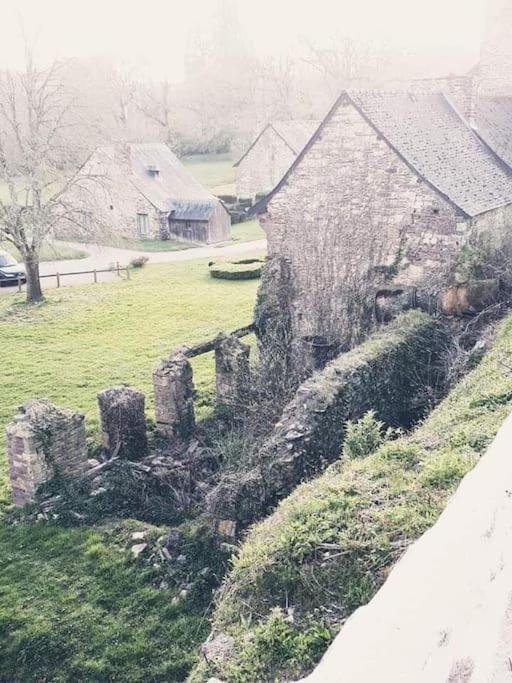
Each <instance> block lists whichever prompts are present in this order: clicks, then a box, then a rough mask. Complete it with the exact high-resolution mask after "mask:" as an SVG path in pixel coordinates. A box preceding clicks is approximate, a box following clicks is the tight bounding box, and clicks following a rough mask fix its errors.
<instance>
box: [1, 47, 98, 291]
mask: <svg viewBox="0 0 512 683" xmlns="http://www.w3.org/2000/svg"><path fill="white" fill-rule="evenodd" d="M61 72H62V65H61V64H59V63H54V64H52V65H51V66H50V67H48V68H45V69H38V68H37V67H36V66H35V64H34V59H33V53H32V52H31V51H30V50H29V49H27V50H26V61H25V68H24V70H23V71H22V72H9V71H5V72H3V73H1V74H0V182H1V183H2V184H3V186H4V189H5V196H1V197H0V240H4V241H7V242H10V243H11V244H13V245H14V246H15V247H16V248H17V249H18V250H19V251H20V253H21V255H22V258H23V261H24V263H25V268H26V277H27V301H28V302H35V301H39V300H41V299H42V298H43V294H42V291H41V283H40V276H39V254H40V250H41V247H42V245H43V243H44V242H45V241H46V240H47V239H48V237H49V236H50V235H51V233H52V231H53V230H54V229H55V227H56V226H57V225H58V224H59V223H61V222H65V221H67V222H70V223H75V224H77V223H79V222H80V220H81V215H82V211H81V209H80V205H79V204H78V203H75V199H74V197H77V196H78V195H77V193H75V192H73V191H72V190H74V189H76V188H77V187H79V186H80V187H81V188H82V190H83V191H87V186H88V184H90V183H91V182H94V180H95V178H93V177H92V175H87V174H86V175H83V174H77V173H76V168H77V166H78V164H79V160H80V158H82V159H83V156H84V149H82V148H81V147H80V144H79V143H77V142H75V141H76V140H78V139H80V133H79V131H78V130H77V126H78V125H79V124H78V123H77V120H76V119H75V115H77V114H78V112H77V111H76V110H75V109H76V108H75V105H74V103H73V100H72V98H71V97H70V96H69V95H68V93H67V92H66V89H65V87H64V85H63V79H62V77H61Z"/></svg>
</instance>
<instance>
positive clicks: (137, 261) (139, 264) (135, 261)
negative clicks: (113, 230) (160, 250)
mask: <svg viewBox="0 0 512 683" xmlns="http://www.w3.org/2000/svg"><path fill="white" fill-rule="evenodd" d="M148 261H149V258H148V257H147V256H136V257H135V258H132V260H131V261H130V266H131V267H132V268H143V267H144V266H145V265H146V263H147V262H148Z"/></svg>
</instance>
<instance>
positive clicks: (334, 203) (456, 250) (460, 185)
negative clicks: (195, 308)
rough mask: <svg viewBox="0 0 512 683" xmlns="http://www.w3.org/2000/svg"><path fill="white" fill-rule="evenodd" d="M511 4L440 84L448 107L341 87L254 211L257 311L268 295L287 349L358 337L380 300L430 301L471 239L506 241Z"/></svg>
mask: <svg viewBox="0 0 512 683" xmlns="http://www.w3.org/2000/svg"><path fill="white" fill-rule="evenodd" d="M510 3H511V0H507V4H506V7H504V5H503V0H493V2H492V3H491V4H492V7H491V10H492V12H491V17H492V19H493V20H492V21H491V22H490V26H489V28H488V32H487V35H488V36H491V37H492V40H493V41H497V43H494V44H493V46H492V49H491V47H489V46H488V45H487V44H485V45H484V47H483V49H482V61H481V64H480V65H479V67H478V68H477V69H476V70H475V71H474V73H472V74H470V75H469V76H468V77H467V78H466V79H462V87H457V84H455V83H452V84H451V85H452V86H453V87H452V90H453V92H454V93H456V94H457V95H458V99H457V98H455V97H453V96H452V95H453V93H451V94H449V91H445V92H439V91H438V92H427V93H419V92H375V91H373V92H343V93H342V94H341V96H340V97H339V99H338V100H337V102H336V103H335V104H334V106H333V107H332V109H331V111H330V112H329V113H328V114H327V116H326V117H325V119H324V121H323V122H322V123H321V125H320V127H319V128H318V129H317V131H316V132H315V133H314V135H313V136H312V137H311V138H310V140H309V142H308V143H307V144H306V146H305V147H304V149H303V150H302V152H301V153H300V154H299V155H298V157H297V158H296V160H295V161H294V163H293V164H292V166H291V167H290V169H289V170H288V171H287V173H286V174H285V175H284V176H283V178H282V179H281V180H280V182H279V183H278V184H277V185H276V187H275V188H274V189H273V190H272V191H271V192H270V194H269V195H268V196H267V197H266V198H265V199H263V200H261V201H260V202H258V204H257V205H256V206H255V208H254V211H255V212H256V213H257V214H258V215H259V218H260V222H261V223H262V225H263V227H264V229H265V232H266V234H267V238H268V251H269V257H270V261H271V263H272V262H274V267H271V266H270V267H269V268H268V269H267V275H266V280H265V279H264V281H263V283H262V295H260V298H259V312H258V311H257V316H260V317H261V318H262V320H263V323H262V324H264V323H265V320H267V321H268V319H269V317H271V312H269V310H268V306H267V309H266V308H265V306H266V303H268V301H269V300H270V298H269V295H268V293H270V292H272V291H279V292H280V304H279V306H280V310H281V313H283V311H284V310H285V309H286V310H285V312H284V313H283V315H284V318H283V320H286V321H287V325H288V326H289V328H290V329H289V330H288V333H287V337H286V338H287V339H288V341H289V343H290V347H291V350H292V352H295V353H302V352H305V349H306V347H307V344H308V343H309V344H310V343H312V340H313V341H315V340H316V342H318V343H322V344H325V345H326V346H331V347H333V348H336V349H339V348H343V346H344V345H345V344H350V343H353V342H354V341H357V339H358V338H360V337H361V336H362V335H363V334H364V332H365V321H368V320H370V319H371V317H372V312H374V310H375V306H376V299H377V298H378V297H379V295H382V294H383V293H384V292H387V294H389V295H390V296H394V295H395V294H396V296H402V297H405V299H408V298H409V297H410V298H412V299H414V301H415V302H420V303H421V304H422V305H425V306H435V305H437V302H438V301H439V297H438V295H439V294H440V293H441V292H442V291H444V289H445V288H446V287H447V286H449V285H450V284H453V283H454V282H456V281H460V278H461V277H463V275H462V273H463V271H464V269H465V268H466V270H467V266H468V264H467V263H465V261H466V260H467V259H469V258H470V256H469V254H468V252H469V251H470V249H469V245H470V244H474V243H476V242H482V241H483V240H486V241H487V243H488V244H487V246H488V247H491V245H495V246H498V247H499V246H500V245H502V244H504V242H509V241H510V240H511V239H512V99H511V96H512V53H511V50H510V47H509V46H510V42H509V41H508V37H509V36H510V35H511V34H512V21H511V13H510ZM498 5H499V6H500V7H502V12H501V13H500V12H497V11H496V8H497V7H498ZM505 22H506V23H505ZM503 24H505V25H506V27H507V30H503V28H502V26H503ZM493 26H496V27H497V28H496V29H495V30H493ZM498 28H499V30H498ZM497 36H498V37H497ZM489 54H490V55H492V60H491V62H490V63H488V62H487V61H486V59H487V57H486V56H487V55H489ZM480 78H481V80H479V79H480ZM459 80H460V79H459ZM475 80H476V85H475ZM479 84H481V86H482V90H483V94H482V95H481V94H480V92H479V87H478V86H479ZM489 84H492V88H491V87H490V85H489ZM429 89H430V88H429ZM494 92H496V93H497V95H498V96H494V94H493V93H494ZM472 93H473V95H472ZM455 100H457V101H455ZM277 262H279V263H280V265H279V267H276V265H275V264H276V263H277ZM270 297H271V295H270ZM275 314H276V312H275V311H274V313H273V315H275Z"/></svg>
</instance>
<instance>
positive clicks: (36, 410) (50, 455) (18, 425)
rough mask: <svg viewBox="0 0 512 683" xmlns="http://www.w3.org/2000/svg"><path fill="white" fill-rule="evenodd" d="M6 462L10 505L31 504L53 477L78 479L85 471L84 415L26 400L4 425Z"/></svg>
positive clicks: (48, 403)
mask: <svg viewBox="0 0 512 683" xmlns="http://www.w3.org/2000/svg"><path fill="white" fill-rule="evenodd" d="M6 433H7V459H8V463H9V479H10V482H11V488H12V493H13V500H14V504H15V505H18V506H23V505H25V504H26V503H30V502H33V501H34V500H35V495H36V492H37V489H38V488H39V486H40V485H41V484H43V483H45V482H47V481H50V480H51V479H53V478H55V477H61V478H80V477H81V476H82V475H83V474H84V472H85V470H86V469H87V445H86V440H85V423H84V416H83V415H81V414H80V413H75V412H73V411H71V410H62V409H60V408H57V407H55V406H54V405H53V404H51V403H50V402H49V401H46V400H33V401H28V402H27V403H25V405H23V406H22V407H21V408H19V411H18V414H17V415H16V416H15V417H14V420H13V421H12V422H11V423H10V424H9V425H8V427H7V430H6Z"/></svg>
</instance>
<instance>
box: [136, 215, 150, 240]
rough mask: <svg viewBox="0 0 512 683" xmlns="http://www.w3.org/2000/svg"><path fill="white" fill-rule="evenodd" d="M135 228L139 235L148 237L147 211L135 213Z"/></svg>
mask: <svg viewBox="0 0 512 683" xmlns="http://www.w3.org/2000/svg"><path fill="white" fill-rule="evenodd" d="M137 230H138V232H139V235H140V236H141V237H149V216H148V214H147V213H138V214H137Z"/></svg>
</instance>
